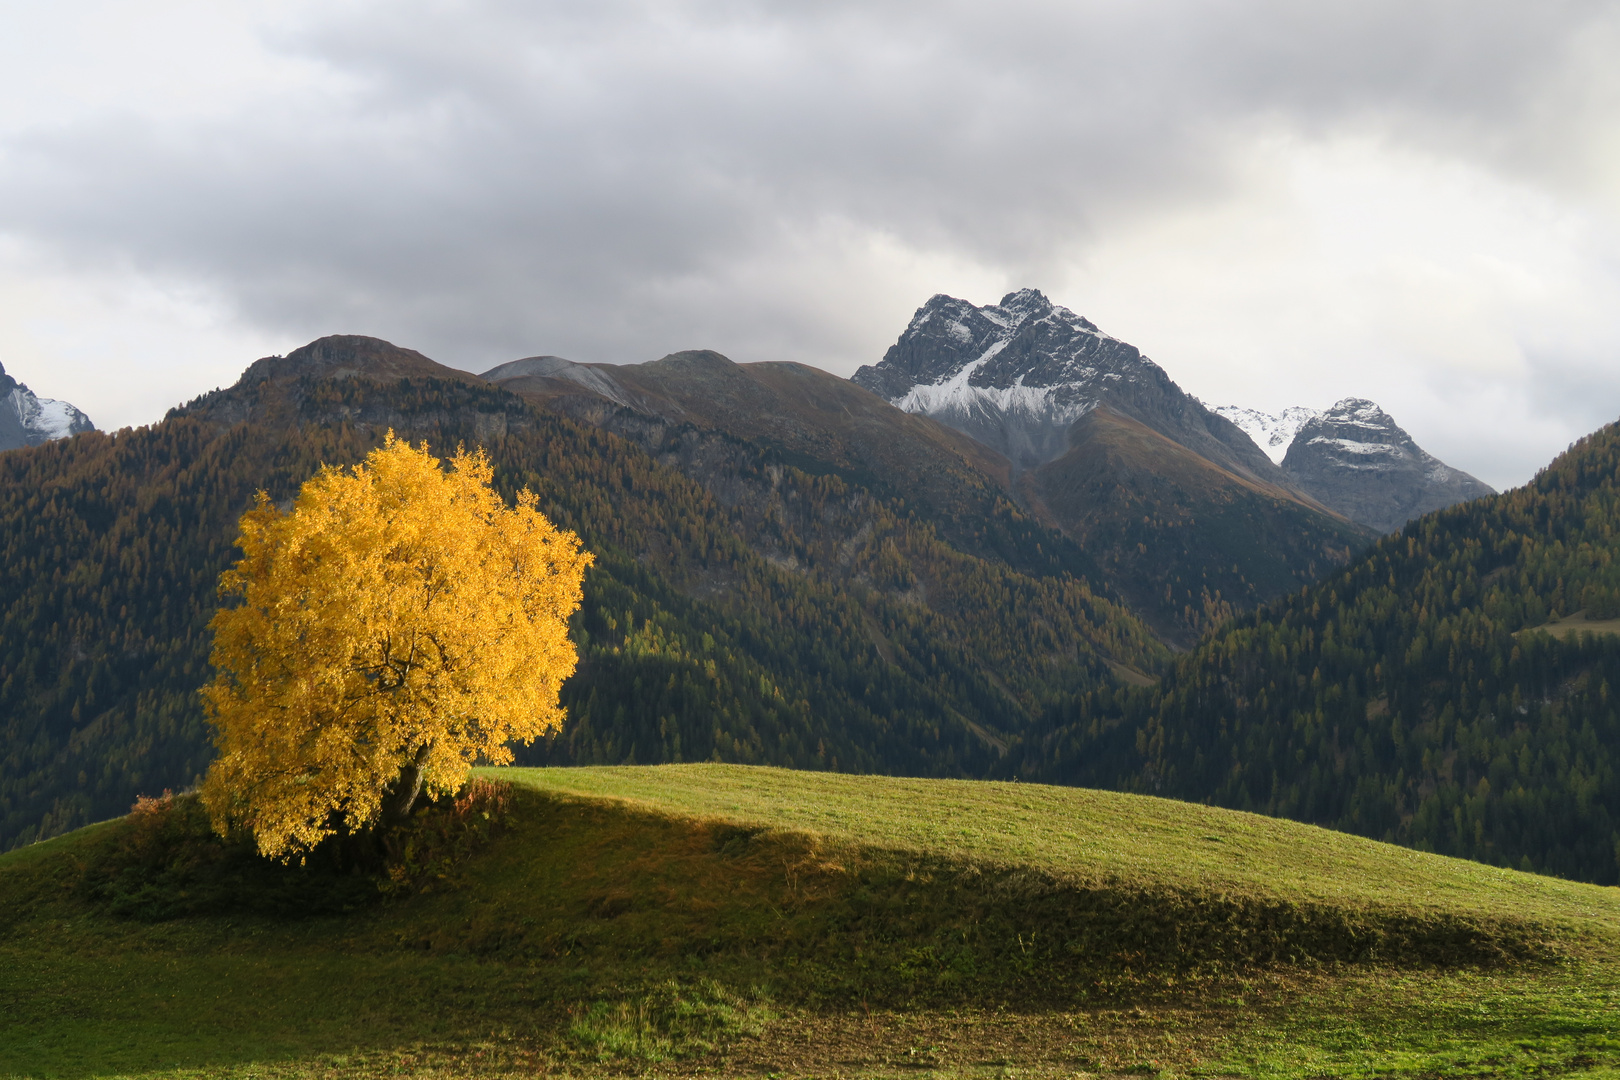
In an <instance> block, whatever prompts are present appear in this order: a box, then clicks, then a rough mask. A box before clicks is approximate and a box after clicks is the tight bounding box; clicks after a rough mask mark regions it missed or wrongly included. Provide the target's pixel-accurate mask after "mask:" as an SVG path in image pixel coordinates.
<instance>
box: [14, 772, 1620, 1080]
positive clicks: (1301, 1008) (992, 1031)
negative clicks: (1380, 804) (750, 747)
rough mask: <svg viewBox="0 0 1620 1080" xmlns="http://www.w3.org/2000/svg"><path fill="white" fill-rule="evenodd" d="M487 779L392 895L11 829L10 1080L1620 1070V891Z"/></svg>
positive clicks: (1145, 834)
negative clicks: (494, 815)
mask: <svg viewBox="0 0 1620 1080" xmlns="http://www.w3.org/2000/svg"><path fill="white" fill-rule="evenodd" d="M483 772H484V775H486V776H488V777H490V778H493V779H500V780H505V781H507V782H509V783H510V784H511V785H512V795H511V798H510V803H509V810H508V811H507V813H506V815H505V817H504V818H503V819H502V821H501V827H500V828H498V829H496V830H495V831H493V832H492V833H491V834H490V835H489V836H488V838H487V839H486V840H484V841H483V842H481V843H480V844H479V845H478V846H477V847H476V850H472V851H471V852H470V854H468V855H467V856H466V857H465V858H463V859H462V860H461V861H459V862H456V863H454V864H444V865H439V864H433V865H431V866H429V867H428V869H427V870H426V871H424V872H423V873H420V874H418V875H417V876H416V877H415V878H413V879H412V880H411V882H410V883H409V887H408V888H396V889H394V890H392V891H390V892H388V893H386V894H385V893H383V892H381V891H379V890H378V889H377V888H376V887H375V886H374V885H373V884H372V883H371V882H370V881H368V880H365V879H355V878H353V877H352V876H345V875H339V874H333V873H324V876H323V875H322V874H321V873H316V872H315V871H313V870H310V869H303V870H300V869H299V868H288V869H285V870H275V871H269V870H265V869H263V868H255V867H247V868H245V869H244V868H243V864H241V863H240V862H237V863H231V862H229V861H217V862H213V863H210V862H208V861H207V860H200V861H199V860H195V859H194V860H192V861H191V862H188V863H185V864H184V865H181V864H180V863H179V862H176V863H175V864H174V865H168V864H164V865H158V864H157V863H150V864H149V865H148V864H142V865H143V867H145V868H144V869H140V870H139V872H138V873H137V872H135V871H128V872H127V873H126V874H125V876H124V877H116V878H115V877H114V876H112V875H111V872H110V871H109V870H108V867H109V866H110V865H113V864H114V863H115V862H116V859H117V858H119V857H120V856H119V855H118V853H119V852H120V851H125V850H127V848H128V838H129V836H130V830H131V829H133V828H134V827H135V826H134V825H133V824H131V822H130V821H128V820H121V821H116V822H108V823H103V824H101V825H96V826H92V827H90V828H87V829H82V830H79V831H78V832H75V833H72V834H69V835H67V836H63V837H59V838H57V839H55V840H51V841H47V842H45V843H41V844H36V845H33V846H31V847H28V848H24V849H20V850H17V851H14V852H11V853H9V854H7V855H5V856H3V857H0V1015H3V1021H0V1076H57V1077H92V1076H142V1077H156V1076H163V1077H178V1076H220V1077H250V1076H254V1077H315V1076H320V1077H326V1076H334V1077H335V1076H379V1077H380V1076H432V1077H440V1076H443V1077H451V1076H532V1075H565V1076H618V1075H658V1076H666V1075H668V1076H675V1075H720V1076H851V1077H855V1076H930V1075H932V1076H950V1077H955V1076H964V1077H966V1076H975V1077H977V1076H985V1077H991V1076H995V1077H1015V1076H1030V1077H1044V1076H1071V1075H1093V1076H1097V1075H1163V1076H1255V1077H1322V1076H1347V1077H1348V1076H1356V1077H1360V1076H1411V1077H1429V1076H1450V1075H1457V1076H1481V1077H1484V1076H1524V1077H1530V1076H1543V1075H1563V1074H1572V1075H1581V1076H1594V1077H1596V1076H1604V1075H1615V1074H1616V1073H1617V1071H1620V890H1615V889H1605V888H1600V887H1596V886H1589V885H1582V884H1577V883H1572V882H1567V881H1560V880H1556V879H1552V878H1544V877H1537V876H1534V875H1530V874H1524V873H1519V872H1516V871H1510V870H1502V869H1497V868H1493V867H1487V866H1483V865H1479V864H1475V863H1469V862H1463V861H1459V860H1456V859H1449V858H1444V857H1440V856H1434V855H1428V854H1424V853H1420V852H1414V851H1409V850H1406V849H1402V848H1397V847H1392V846H1389V845H1384V844H1379V843H1376V842H1373V841H1368V840H1363V839H1359V838H1356V837H1351V836H1347V835H1343V834H1339V833H1333V832H1328V831H1326V830H1322V829H1316V828H1313V827H1310V826H1305V825H1299V824H1296V823H1291V822H1283V821H1276V820H1271V819H1267V818H1261V817H1256V816H1253V815H1248V814H1241V813H1235V812H1232V811H1225V810H1218V809H1213V808H1209V807H1203V806H1194V805H1188V804H1183V803H1176V802H1171V801H1168V800H1160V799H1152V798H1146V797H1142V796H1131V795H1119V794H1110V793H1104V792H1094V791H1083V790H1076V789H1068V788H1054V787H1044V786H1039V785H1027V784H1012V783H1006V784H1003V783H984V782H972V781H932V780H907V779H895V778H885V777H869V776H846V775H836V774H825V773H805V772H791V771H787V770H779V769H763V768H748V767H743V766H720V765H685V766H656V767H646V768H633V767H632V768H583V769H545V770H525V769H505V770H484V771H483ZM110 860H111V861H110ZM233 867H234V869H232V868H233ZM142 875H145V876H142ZM233 875H234V876H233ZM110 881H113V882H116V887H114V886H110V885H108V884H107V883H108V882H110ZM98 883H99V884H98Z"/></svg>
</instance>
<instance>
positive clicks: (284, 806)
mask: <svg viewBox="0 0 1620 1080" xmlns="http://www.w3.org/2000/svg"><path fill="white" fill-rule="evenodd" d="M448 465H449V468H448V469H447V468H445V463H442V462H440V461H439V460H438V459H437V458H435V457H433V456H432V455H431V454H430V453H429V452H428V446H427V444H426V443H423V444H421V446H420V447H419V448H418V447H413V446H411V445H410V444H409V443H408V442H404V441H401V440H398V439H396V438H395V437H394V435H393V433H392V432H390V433H389V435H388V437H387V439H386V440H385V442H384V444H383V445H382V446H381V447H380V448H378V449H375V450H373V451H372V452H371V453H370V454H368V455H367V456H366V459H365V460H364V461H363V462H362V463H360V464H357V465H355V466H353V467H352V468H351V469H347V470H345V469H341V468H337V467H333V466H324V467H322V468H321V470H320V471H319V472H318V473H317V474H316V475H315V476H314V477H313V478H311V479H310V480H308V481H307V482H306V483H305V484H304V485H303V487H302V489H301V490H300V491H299V494H298V497H297V499H296V501H295V502H294V504H293V506H292V508H291V510H290V512H286V513H283V512H282V511H281V510H279V509H278V508H277V507H276V506H275V505H274V504H273V503H272V502H271V500H270V498H269V496H268V495H266V494H264V493H263V492H261V493H260V494H259V497H258V500H257V504H256V506H255V507H254V508H253V509H251V510H249V511H248V512H247V513H246V514H244V515H243V517H242V520H241V526H240V536H239V538H238V540H237V545H238V546H239V547H240V548H241V549H242V551H243V557H242V559H241V560H240V561H239V562H238V563H237V564H236V565H235V566H234V567H233V568H231V569H229V570H227V571H225V573H224V574H222V575H221V577H220V583H219V591H220V594H221V596H222V597H223V598H225V599H226V600H227V601H228V603H227V606H225V607H222V608H221V609H220V610H219V612H218V613H217V614H216V615H215V616H214V619H213V622H212V624H211V625H212V628H213V631H214V647H213V654H212V657H211V659H212V662H213V665H214V668H215V670H216V672H217V674H216V676H215V678H214V679H213V680H212V681H211V682H210V683H209V684H208V685H207V686H206V687H205V688H204V689H203V698H204V703H205V708H206V709H207V712H208V715H209V719H210V720H211V721H212V723H213V724H214V726H215V728H216V736H215V743H216V745H217V747H218V750H219V757H218V758H217V759H216V760H215V761H214V763H213V765H212V767H211V768H210V769H209V772H208V776H207V779H206V781H205V782H204V785H203V799H204V802H205V804H206V805H207V807H208V810H209V814H210V816H211V817H212V818H213V820H214V823H215V826H216V828H219V829H220V830H221V831H225V830H226V829H228V828H231V827H242V828H246V829H248V830H250V831H251V832H252V833H253V835H254V837H255V839H256V841H257V843H258V846H259V850H260V851H261V852H263V853H264V854H265V855H268V856H272V857H278V858H284V859H285V858H292V857H295V856H297V855H299V854H300V853H302V852H305V851H308V850H309V849H310V848H312V847H314V846H315V845H316V844H318V843H319V842H320V841H321V840H322V839H324V838H325V837H327V836H329V835H332V834H333V833H335V832H338V831H340V830H341V831H346V832H356V831H359V830H362V829H365V828H367V827H370V826H373V825H375V824H377V823H379V822H380V821H385V820H388V819H391V818H398V817H403V816H404V815H406V814H408V813H409V812H410V810H411V808H412V806H413V804H414V803H415V801H416V799H417V798H418V796H419V795H420V794H421V793H422V792H423V791H424V790H426V791H427V792H429V793H446V792H449V791H453V790H455V789H456V788H458V787H459V786H460V785H461V784H462V783H463V782H464V781H465V779H466V777H467V773H468V770H469V768H470V767H471V765H472V764H473V762H475V761H477V760H484V761H489V762H493V763H503V762H506V761H510V760H511V751H510V749H509V748H508V745H507V744H508V743H509V742H511V741H513V740H522V741H528V740H532V739H534V738H535V737H537V736H540V735H545V734H548V733H550V732H554V731H556V730H558V729H559V728H560V727H561V723H562V718H563V710H562V708H561V706H560V705H559V703H558V691H559V690H560V688H561V686H562V683H563V681H564V680H565V679H566V678H568V676H569V675H570V674H572V673H573V670H574V666H575V662H576V655H575V650H574V645H573V643H572V642H571V641H570V640H569V637H568V619H569V616H570V615H571V614H572V613H573V612H574V611H575V609H577V608H578V607H579V604H580V600H581V583H582V581H583V577H584V573H585V568H586V567H587V566H588V565H590V563H591V561H592V556H591V555H590V554H589V553H588V552H585V551H583V550H582V549H581V546H580V542H579V540H578V538H577V537H576V536H575V535H574V534H573V533H571V532H568V531H565V530H561V529H558V528H557V527H556V526H554V525H553V524H552V523H551V522H550V521H549V520H548V519H547V518H546V517H545V515H544V514H542V513H541V512H540V511H539V509H538V508H537V505H536V502H537V500H536V497H535V495H534V494H533V493H532V492H530V491H529V490H528V489H524V490H522V491H520V492H518V494H517V498H516V505H515V506H507V505H506V504H505V503H504V502H503V501H502V499H501V497H500V495H499V494H497V492H496V491H495V490H494V488H493V487H492V485H491V479H492V470H491V466H490V463H489V459H488V457H487V456H486V455H485V453H484V452H483V451H482V450H476V451H474V452H472V453H468V452H466V451H465V450H464V449H459V450H457V452H456V453H455V455H454V456H453V457H451V459H450V460H449V462H448ZM230 601H235V602H234V603H230Z"/></svg>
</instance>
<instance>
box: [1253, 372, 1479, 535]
mask: <svg viewBox="0 0 1620 1080" xmlns="http://www.w3.org/2000/svg"><path fill="white" fill-rule="evenodd" d="M1282 467H1283V472H1285V473H1287V474H1288V475H1289V477H1290V478H1292V479H1293V480H1294V481H1295V483H1297V484H1299V486H1300V487H1302V488H1304V489H1305V490H1306V491H1308V492H1310V493H1311V494H1312V495H1313V496H1315V497H1316V499H1317V500H1319V501H1320V502H1322V503H1323V504H1324V505H1326V506H1330V507H1332V508H1333V509H1335V510H1337V511H1339V512H1340V513H1341V514H1344V515H1345V516H1346V517H1348V518H1350V519H1351V520H1353V521H1359V522H1361V523H1362V524H1364V525H1370V526H1372V527H1373V528H1375V529H1378V530H1379V531H1381V532H1392V531H1394V530H1395V529H1398V528H1400V527H1401V526H1402V525H1405V524H1406V523H1407V522H1408V521H1410V520H1412V519H1413V518H1415V517H1420V516H1422V515H1423V514H1427V513H1429V512H1430V511H1433V510H1441V509H1444V508H1445V507H1448V506H1453V505H1455V504H1457V503H1460V502H1465V501H1467V500H1469V499H1475V498H1478V497H1479V496H1481V495H1494V494H1495V493H1496V489H1494V488H1492V487H1491V486H1490V485H1488V484H1486V483H1484V482H1482V481H1480V480H1477V479H1475V478H1474V477H1472V476H1470V475H1468V474H1467V473H1465V472H1462V471H1461V470H1459V469H1453V468H1451V467H1450V466H1448V465H1446V464H1445V462H1443V461H1440V460H1439V459H1438V458H1435V457H1434V456H1433V455H1431V454H1429V453H1428V452H1426V451H1425V450H1424V449H1423V448H1422V447H1420V446H1418V444H1417V443H1415V442H1413V441H1412V436H1410V435H1408V434H1407V433H1406V432H1405V431H1404V430H1403V429H1402V428H1401V426H1400V425H1399V424H1397V423H1396V422H1395V421H1394V420H1393V419H1391V418H1390V416H1389V414H1388V413H1386V412H1384V410H1383V409H1380V408H1379V407H1378V406H1377V405H1375V404H1373V403H1372V402H1370V401H1367V400H1366V399H1364V398H1345V399H1344V400H1342V401H1340V402H1339V403H1338V404H1336V405H1334V406H1333V407H1332V408H1331V409H1329V410H1328V411H1327V412H1325V413H1323V414H1322V415H1320V416H1317V417H1315V418H1313V419H1311V420H1309V421H1307V422H1306V423H1305V424H1304V425H1303V426H1302V427H1301V428H1300V429H1299V433H1298V434H1297V435H1295V436H1294V439H1293V442H1292V443H1291V444H1290V445H1289V447H1288V454H1287V456H1285V457H1284V458H1283V462H1282Z"/></svg>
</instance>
